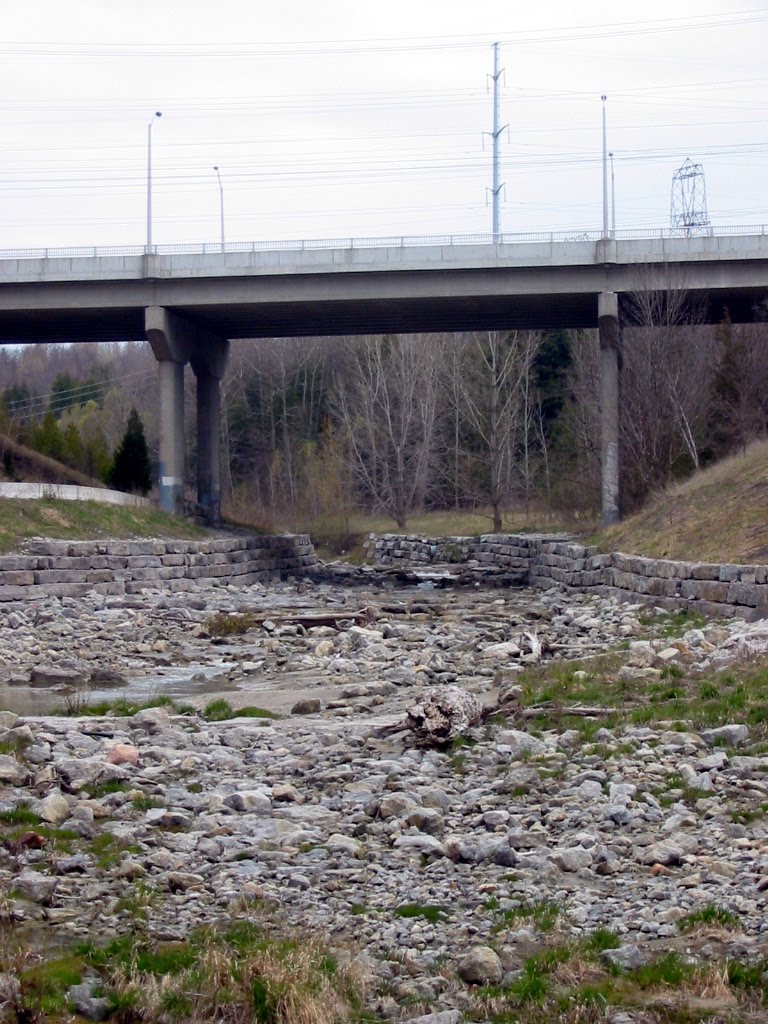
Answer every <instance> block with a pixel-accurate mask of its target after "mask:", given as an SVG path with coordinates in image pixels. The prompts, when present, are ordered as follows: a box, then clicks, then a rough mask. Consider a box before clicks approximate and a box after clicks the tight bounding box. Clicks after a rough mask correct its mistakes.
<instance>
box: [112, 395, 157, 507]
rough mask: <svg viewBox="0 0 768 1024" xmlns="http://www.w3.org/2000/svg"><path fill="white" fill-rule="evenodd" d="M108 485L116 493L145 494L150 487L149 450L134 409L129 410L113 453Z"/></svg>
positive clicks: (139, 419) (142, 426) (141, 425)
mask: <svg viewBox="0 0 768 1024" xmlns="http://www.w3.org/2000/svg"><path fill="white" fill-rule="evenodd" d="M109 483H110V484H111V485H112V487H114V488H116V489H117V490H118V491H129V492H130V491H138V492H139V494H146V493H147V492H148V491H149V489H150V488H151V487H152V468H151V466H150V462H149V448H148V447H147V439H146V438H145V436H144V424H143V423H142V422H141V417H140V416H139V414H138V412H137V411H136V409H131V413H130V415H129V417H128V426H127V428H126V431H125V434H124V435H123V439H122V441H121V442H120V444H119V446H118V448H117V449H116V451H115V460H114V462H113V464H112V470H111V472H110V474H109Z"/></svg>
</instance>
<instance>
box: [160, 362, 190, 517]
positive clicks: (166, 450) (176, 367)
mask: <svg viewBox="0 0 768 1024" xmlns="http://www.w3.org/2000/svg"><path fill="white" fill-rule="evenodd" d="M158 476H159V479H158V490H159V492H160V508H162V509H163V510H164V511H165V512H171V513H172V514H174V515H182V514H183V512H184V363H178V362H175V361H174V360H173V359H161V360H160V472H159V474H158Z"/></svg>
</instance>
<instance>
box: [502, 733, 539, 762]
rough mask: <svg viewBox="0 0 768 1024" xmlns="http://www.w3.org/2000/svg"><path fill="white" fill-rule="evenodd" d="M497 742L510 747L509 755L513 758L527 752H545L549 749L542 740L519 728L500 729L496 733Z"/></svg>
mask: <svg viewBox="0 0 768 1024" xmlns="http://www.w3.org/2000/svg"><path fill="white" fill-rule="evenodd" d="M496 743H497V744H498V746H500V747H509V756H510V757H513V758H519V757H521V756H523V755H525V754H534V755H536V754H543V753H544V751H545V750H546V749H547V745H546V743H544V742H543V741H542V740H540V739H538V738H537V737H536V736H531V735H529V734H528V733H527V732H521V731H520V730H519V729H500V730H499V732H498V733H497V734H496ZM505 753H506V751H505Z"/></svg>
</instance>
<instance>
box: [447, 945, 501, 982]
mask: <svg viewBox="0 0 768 1024" xmlns="http://www.w3.org/2000/svg"><path fill="white" fill-rule="evenodd" d="M456 971H457V973H458V975H459V977H460V978H461V980H462V981H465V982H466V983H467V984H468V985H498V984H499V982H500V981H501V979H502V977H503V975H504V971H503V969H502V965H501V960H500V958H499V954H498V953H497V952H496V951H495V950H493V949H491V947H490V946H473V947H472V949H470V950H469V951H468V952H467V953H465V954H464V956H463V957H462V958H461V960H460V961H459V963H458V966H457V968H456Z"/></svg>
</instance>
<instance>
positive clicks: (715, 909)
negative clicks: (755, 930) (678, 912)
mask: <svg viewBox="0 0 768 1024" xmlns="http://www.w3.org/2000/svg"><path fill="white" fill-rule="evenodd" d="M703 925H704V926H706V925H718V926H719V927H721V928H738V926H739V916H738V914H734V913H733V911H732V910H727V909H726V908H725V907H719V906H718V905H717V904H716V903H707V904H706V906H704V907H700V908H699V910H693V911H691V913H690V914H685V916H684V917H681V918H680V919H679V920H678V922H677V927H678V928H679V930H680V931H681V932H691V931H693V930H694V929H695V928H700V927H701V926H703Z"/></svg>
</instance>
